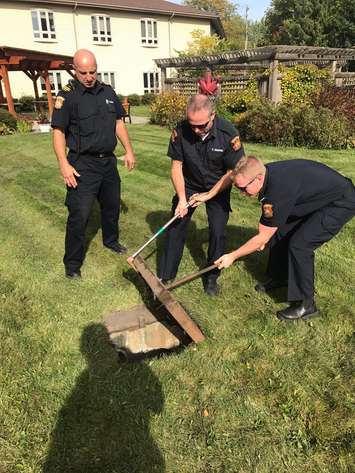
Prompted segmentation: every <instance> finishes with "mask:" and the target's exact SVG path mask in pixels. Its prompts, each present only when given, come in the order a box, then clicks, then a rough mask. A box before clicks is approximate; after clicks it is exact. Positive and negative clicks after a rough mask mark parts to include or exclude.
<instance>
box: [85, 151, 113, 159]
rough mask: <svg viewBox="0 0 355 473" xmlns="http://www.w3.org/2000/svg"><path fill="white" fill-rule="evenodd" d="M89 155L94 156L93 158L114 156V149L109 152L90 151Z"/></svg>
mask: <svg viewBox="0 0 355 473" xmlns="http://www.w3.org/2000/svg"><path fill="white" fill-rule="evenodd" d="M89 156H92V157H93V158H112V156H113V151H111V152H109V153H90V154H89Z"/></svg>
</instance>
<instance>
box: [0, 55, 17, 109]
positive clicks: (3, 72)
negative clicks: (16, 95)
mask: <svg viewBox="0 0 355 473" xmlns="http://www.w3.org/2000/svg"><path fill="white" fill-rule="evenodd" d="M0 70H1V76H2V80H3V81H4V86H5V94H6V101H7V108H8V110H9V112H10V113H11V115H13V116H14V117H15V118H16V117H17V115H16V110H15V106H14V101H13V98H12V95H11V87H10V79H9V74H8V72H7V67H6V66H5V65H4V64H2V65H1V66H0Z"/></svg>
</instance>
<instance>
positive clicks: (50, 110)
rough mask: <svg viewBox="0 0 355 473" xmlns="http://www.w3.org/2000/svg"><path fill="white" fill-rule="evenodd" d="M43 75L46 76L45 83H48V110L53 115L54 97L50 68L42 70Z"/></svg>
mask: <svg viewBox="0 0 355 473" xmlns="http://www.w3.org/2000/svg"><path fill="white" fill-rule="evenodd" d="M42 77H43V78H44V83H45V85H46V92H47V100H48V111H49V116H50V117H51V116H52V114H53V97H52V89H51V83H50V81H49V74H48V70H45V71H43V72H42Z"/></svg>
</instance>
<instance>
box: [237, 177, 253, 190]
mask: <svg viewBox="0 0 355 473" xmlns="http://www.w3.org/2000/svg"><path fill="white" fill-rule="evenodd" d="M257 177H258V176H255V177H253V179H252V180H251V181H249V182H248V184H246V185H245V186H243V187H240V186H235V187H237V189H239V190H240V191H241V192H245V191H246V189H247V187H249V186H250V184H252V183H253V182H254V181H255V179H256V178H257Z"/></svg>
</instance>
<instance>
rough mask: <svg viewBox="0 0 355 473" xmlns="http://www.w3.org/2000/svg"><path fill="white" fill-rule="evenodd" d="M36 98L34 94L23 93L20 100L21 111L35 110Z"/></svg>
mask: <svg viewBox="0 0 355 473" xmlns="http://www.w3.org/2000/svg"><path fill="white" fill-rule="evenodd" d="M34 100H35V98H34V97H32V95H23V96H22V97H20V99H19V102H20V103H21V112H33V111H34V106H33V102H34Z"/></svg>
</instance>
